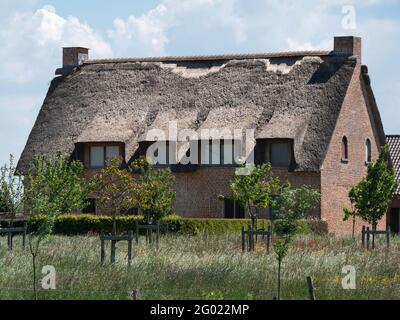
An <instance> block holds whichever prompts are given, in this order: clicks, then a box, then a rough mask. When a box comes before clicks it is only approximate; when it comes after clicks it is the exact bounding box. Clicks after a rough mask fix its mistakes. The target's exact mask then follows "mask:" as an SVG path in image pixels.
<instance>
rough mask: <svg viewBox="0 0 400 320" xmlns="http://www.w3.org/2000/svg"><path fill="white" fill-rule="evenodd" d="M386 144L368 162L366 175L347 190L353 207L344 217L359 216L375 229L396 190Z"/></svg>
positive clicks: (373, 238)
mask: <svg viewBox="0 0 400 320" xmlns="http://www.w3.org/2000/svg"><path fill="white" fill-rule="evenodd" d="M388 152H389V151H388V146H387V145H385V146H383V147H382V148H381V150H380V152H379V157H378V159H377V160H376V161H375V162H373V163H370V164H369V165H368V169H367V176H366V177H365V178H363V179H362V180H361V181H360V182H359V183H358V184H357V185H355V186H354V187H353V188H352V189H351V190H350V192H349V198H350V201H351V203H352V205H353V209H352V210H349V209H346V211H345V216H344V218H345V219H346V218H347V219H348V218H349V217H353V221H354V219H355V216H359V217H361V219H363V220H364V221H366V222H367V223H370V224H371V225H372V229H373V230H376V226H377V225H378V222H379V221H380V220H381V219H382V217H383V216H384V215H385V214H386V213H387V211H388V209H389V205H390V202H391V201H392V196H393V192H394V191H395V190H396V176H395V171H394V170H393V168H391V167H390V166H389V163H388ZM374 246H375V234H372V248H374Z"/></svg>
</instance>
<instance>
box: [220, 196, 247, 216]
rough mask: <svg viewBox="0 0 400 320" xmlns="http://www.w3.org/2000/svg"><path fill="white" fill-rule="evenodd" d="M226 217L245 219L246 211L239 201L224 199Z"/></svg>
mask: <svg viewBox="0 0 400 320" xmlns="http://www.w3.org/2000/svg"><path fill="white" fill-rule="evenodd" d="M224 217H225V218H227V219H243V218H244V217H245V212H244V208H243V206H241V205H240V203H239V202H238V201H235V200H231V199H224Z"/></svg>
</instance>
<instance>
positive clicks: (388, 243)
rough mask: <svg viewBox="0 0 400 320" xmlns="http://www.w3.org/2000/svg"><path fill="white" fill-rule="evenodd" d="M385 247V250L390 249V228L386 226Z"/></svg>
mask: <svg viewBox="0 0 400 320" xmlns="http://www.w3.org/2000/svg"><path fill="white" fill-rule="evenodd" d="M386 245H387V248H388V249H389V247H390V226H388V227H387V230H386Z"/></svg>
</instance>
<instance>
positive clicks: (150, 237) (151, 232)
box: [149, 226, 153, 244]
mask: <svg viewBox="0 0 400 320" xmlns="http://www.w3.org/2000/svg"><path fill="white" fill-rule="evenodd" d="M149 243H150V244H151V243H153V226H151V228H150V229H149Z"/></svg>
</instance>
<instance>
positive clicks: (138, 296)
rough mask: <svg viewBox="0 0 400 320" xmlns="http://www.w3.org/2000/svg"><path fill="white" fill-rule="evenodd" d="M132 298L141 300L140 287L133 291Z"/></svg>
mask: <svg viewBox="0 0 400 320" xmlns="http://www.w3.org/2000/svg"><path fill="white" fill-rule="evenodd" d="M131 298H132V300H139V298H140V291H139V289H133V290H132V292H131Z"/></svg>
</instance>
